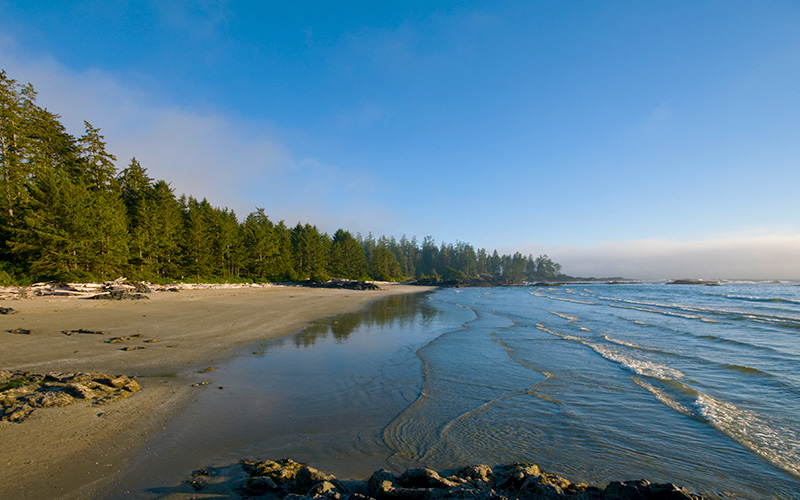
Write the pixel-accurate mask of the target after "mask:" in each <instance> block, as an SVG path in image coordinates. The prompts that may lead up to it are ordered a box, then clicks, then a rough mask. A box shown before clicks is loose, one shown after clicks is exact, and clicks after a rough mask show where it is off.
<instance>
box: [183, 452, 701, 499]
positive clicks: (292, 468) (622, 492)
mask: <svg viewBox="0 0 800 500" xmlns="http://www.w3.org/2000/svg"><path fill="white" fill-rule="evenodd" d="M239 463H240V465H241V467H242V470H244V472H245V473H246V474H247V475H248V479H247V483H246V485H245V486H244V487H243V492H244V493H245V494H246V495H251V496H261V495H267V494H269V495H271V496H275V497H277V498H289V497H291V498H292V500H302V499H312V498H313V499H321V498H322V499H329V500H339V499H342V500H347V499H351V500H352V499H360V500H361V499H363V500H366V499H368V498H373V499H375V500H403V499H407V500H410V499H413V500H445V499H453V498H461V499H478V498H484V499H492V498H495V499H503V498H506V499H530V500H535V499H548V500H554V499H560V498H564V499H571V500H590V499H595V500H597V499H603V500H633V499H637V500H656V499H667V498H668V499H670V500H702V497H700V496H698V495H695V494H693V493H691V492H690V491H688V490H687V489H685V488H680V487H678V486H675V485H674V484H670V483H666V484H654V483H650V482H649V481H645V480H638V481H626V482H619V481H615V482H612V483H610V484H609V485H608V486H606V487H605V488H600V487H597V486H590V485H588V484H585V483H572V482H570V481H569V480H567V479H566V478H564V477H562V476H559V475H557V474H550V473H547V472H543V471H541V470H540V469H539V467H538V466H536V465H534V464H528V463H516V464H510V465H501V466H498V467H496V468H495V469H494V470H492V468H491V467H489V466H488V465H470V466H467V467H464V468H462V469H459V470H458V471H456V472H455V474H451V475H448V476H446V477H443V476H442V475H440V474H439V473H438V472H436V471H435V470H432V469H428V468H426V467H415V468H411V469H408V470H407V471H405V472H404V473H403V474H401V475H399V476H398V475H395V474H393V473H392V472H390V471H388V470H385V469H382V470H379V471H376V472H375V473H374V474H372V476H371V477H370V478H369V480H367V481H347V482H346V483H343V482H342V481H339V480H338V479H336V477H335V476H333V475H332V474H327V473H325V472H322V471H319V470H317V469H314V468H313V467H309V466H308V465H305V464H302V463H299V462H295V461H294V460H292V459H289V458H284V459H281V460H276V461H272V460H266V461H263V462H258V461H250V460H242V461H241V462H239ZM193 477H196V476H194V475H193Z"/></svg>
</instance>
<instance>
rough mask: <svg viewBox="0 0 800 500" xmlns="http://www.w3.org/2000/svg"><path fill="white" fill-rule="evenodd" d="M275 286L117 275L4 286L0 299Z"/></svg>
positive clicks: (138, 295) (114, 296)
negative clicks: (163, 280)
mask: <svg viewBox="0 0 800 500" xmlns="http://www.w3.org/2000/svg"><path fill="white" fill-rule="evenodd" d="M269 286H274V285H272V284H269V283H265V284H262V283H223V284H208V283H174V284H169V285H154V284H152V283H148V282H146V281H128V280H127V279H126V278H117V279H115V280H113V281H106V282H104V283H62V282H50V283H35V284H33V285H31V286H23V287H16V286H7V287H0V300H13V299H28V298H33V297H41V296H47V297H77V298H86V299H88V298H98V299H103V298H109V299H118V298H146V296H144V295H142V294H146V293H151V292H179V291H181V290H206V289H226V288H260V287H269Z"/></svg>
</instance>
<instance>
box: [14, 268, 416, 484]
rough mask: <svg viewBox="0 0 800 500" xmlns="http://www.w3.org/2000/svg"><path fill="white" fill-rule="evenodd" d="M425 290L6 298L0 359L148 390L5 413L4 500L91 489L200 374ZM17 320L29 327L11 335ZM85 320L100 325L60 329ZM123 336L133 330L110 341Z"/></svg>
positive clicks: (160, 422)
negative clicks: (323, 323)
mask: <svg viewBox="0 0 800 500" xmlns="http://www.w3.org/2000/svg"><path fill="white" fill-rule="evenodd" d="M423 290H424V289H423V288H420V287H413V286H406V285H395V284H392V285H381V289H380V290H378V291H353V290H330V289H310V288H300V287H279V286H275V287H266V288H237V289H207V290H188V291H181V292H179V293H171V292H159V293H153V294H150V295H149V296H150V299H149V300H138V301H91V300H80V299H76V298H68V297H39V298H34V299H24V300H10V301H3V303H2V304H1V305H2V306H4V307H12V308H14V309H15V310H16V311H18V313H17V314H13V315H3V316H0V325H1V326H0V369H2V370H24V371H28V372H35V373H42V374H45V373H48V372H54V371H55V372H103V373H108V374H112V375H127V376H135V377H136V380H137V381H138V382H139V384H140V385H141V387H142V389H141V390H139V391H138V392H136V393H134V394H133V395H132V396H130V397H129V398H127V399H125V400H122V401H118V402H113V403H109V404H106V405H90V404H88V403H81V404H75V405H71V406H66V407H61V408H47V409H40V410H37V411H35V412H34V413H33V414H32V415H31V416H30V417H29V418H28V419H27V420H25V421H24V422H22V423H11V422H0V442H2V447H0V464H2V467H0V484H2V485H3V487H2V489H0V499H6V498H8V499H11V498H14V499H26V498H30V499H33V498H95V497H96V495H97V494H98V491H100V490H101V489H102V488H103V486H104V485H106V484H108V482H109V481H111V480H113V479H114V477H116V476H117V475H119V474H120V473H122V472H124V470H125V467H126V462H127V461H128V460H129V459H130V458H131V457H133V456H134V455H136V454H137V453H138V452H139V451H140V450H141V447H142V446H144V443H146V442H147V440H148V439H149V438H150V437H152V436H153V435H154V434H155V433H156V432H157V431H159V430H160V429H162V428H163V427H164V425H165V424H166V422H168V421H169V419H170V418H171V417H172V416H174V415H175V414H176V413H177V412H179V411H180V410H181V408H183V407H184V405H185V404H186V402H187V401H188V400H189V398H190V397H191V395H192V393H193V392H192V391H196V390H198V388H197V387H193V384H199V383H202V382H203V381H204V379H205V378H208V375H207V374H204V373H198V372H200V371H202V370H205V369H209V368H213V367H214V365H215V363H218V362H220V361H222V360H224V359H226V358H229V357H231V356H234V355H236V354H237V353H239V352H241V350H242V349H243V348H244V347H247V346H249V345H252V344H255V343H257V342H259V341H263V340H266V339H269V338H274V337H278V336H282V335H287V334H291V333H293V332H296V331H298V330H300V329H301V328H303V327H304V326H305V325H307V324H308V323H309V322H311V321H313V320H315V319H320V318H324V317H328V316H332V315H335V314H339V313H344V312H348V311H352V310H355V309H358V308H360V307H361V306H363V305H364V304H365V303H367V302H369V301H371V300H374V299H377V298H379V297H382V296H385V295H389V294H398V293H415V292H421V291H423ZM17 328H23V329H27V330H31V331H32V332H33V333H31V334H29V335H20V334H14V333H10V331H11V330H14V329H17ZM80 329H83V330H89V331H102V332H104V334H103V335H97V334H81V333H78V334H73V335H66V334H64V333H62V332H63V331H65V330H80ZM134 336H136V337H134ZM116 337H132V338H131V339H129V340H124V341H122V342H117V343H109V342H108V341H109V340H110V339H111V338H116ZM125 348H131V349H129V350H125ZM187 472H189V471H187Z"/></svg>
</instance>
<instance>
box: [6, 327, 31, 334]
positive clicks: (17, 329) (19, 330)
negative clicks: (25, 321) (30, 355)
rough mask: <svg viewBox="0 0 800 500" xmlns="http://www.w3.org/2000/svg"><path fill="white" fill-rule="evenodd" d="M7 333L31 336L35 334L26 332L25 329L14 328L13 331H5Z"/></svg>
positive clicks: (29, 331)
mask: <svg viewBox="0 0 800 500" xmlns="http://www.w3.org/2000/svg"><path fill="white" fill-rule="evenodd" d="M6 331H7V332H8V333H16V334H18V335H33V334H34V333H35V332H34V331H33V330H28V329H27V328H14V329H13V330H6Z"/></svg>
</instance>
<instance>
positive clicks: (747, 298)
mask: <svg viewBox="0 0 800 500" xmlns="http://www.w3.org/2000/svg"><path fill="white" fill-rule="evenodd" d="M703 295H707V296H712V297H723V298H726V299H731V300H743V301H746V302H772V303H785V304H797V305H800V300H797V299H788V298H786V297H758V296H754V295H733V294H727V293H704V294H703Z"/></svg>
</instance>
